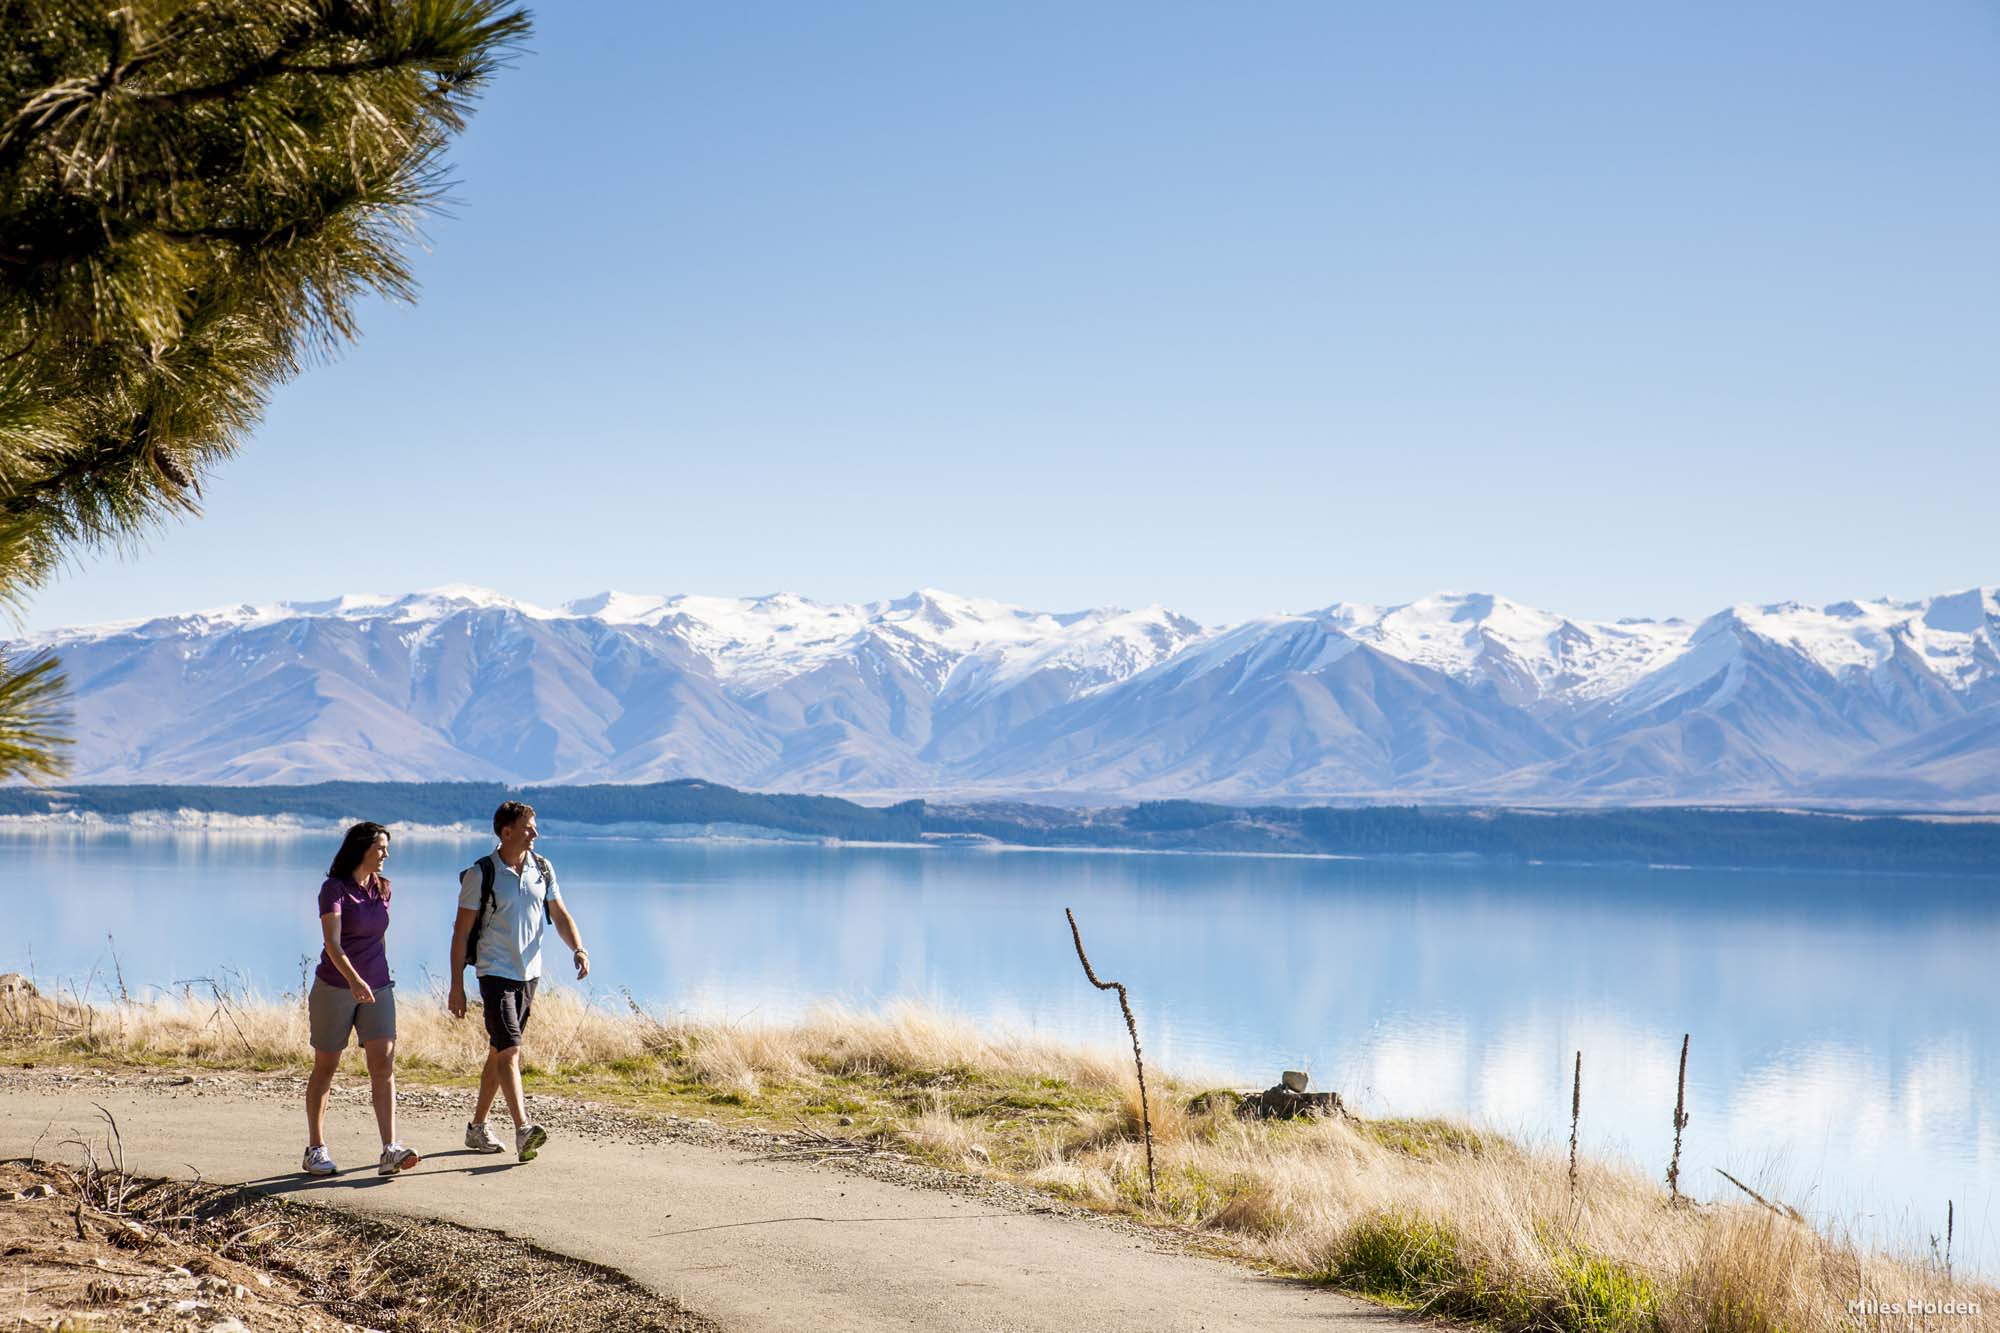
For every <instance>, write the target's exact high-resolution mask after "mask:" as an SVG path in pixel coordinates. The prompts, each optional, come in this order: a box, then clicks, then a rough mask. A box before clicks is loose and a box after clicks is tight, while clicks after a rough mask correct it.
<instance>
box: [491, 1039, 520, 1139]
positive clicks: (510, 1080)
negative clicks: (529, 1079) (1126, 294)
mask: <svg viewBox="0 0 2000 1333" xmlns="http://www.w3.org/2000/svg"><path fill="white" fill-rule="evenodd" d="M493 1055H494V1057H495V1059H496V1060H497V1061H498V1062H499V1065H500V1070H499V1078H500V1091H501V1092H503V1093H505V1094H506V1096H507V1114H508V1115H511V1116H513V1117H514V1128H516V1129H519V1128H520V1127H521V1126H523V1125H525V1124H527V1123H528V1110H527V1099H526V1097H524V1096H523V1095H522V1092H521V1048H520V1047H519V1046H509V1047H508V1048H507V1049H506V1050H504V1051H495V1052H494V1053H493Z"/></svg>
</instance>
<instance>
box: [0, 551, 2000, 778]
mask: <svg viewBox="0 0 2000 1333" xmlns="http://www.w3.org/2000/svg"><path fill="white" fill-rule="evenodd" d="M10 648H12V649H13V650H16V651H19V650H23V649H27V650H35V649H44V648H47V649H54V650H56V651H58V652H59V653H61V654H62V656H63V658H64V661H65V666H66V669H67V670H68V672H69V674H70V677H71V680H72V684H73V689H74V696H75V705H76V718H77V728H76V729H77V735H78V744H77V747H76V752H75V767H74V779H75V780H78V781H130V780H147V781H171V782H241V783H256V782H303V781H315V780H321V779H330V778H366V779H377V780H400V781H428V780H446V779H466V780H482V781H513V782H530V781H533V782H542V781H560V782H589V781H622V782H645V781H658V780H663V779H670V778H679V777H699V778H706V779H710V780H714V781H719V782H728V783H731V784H734V785H741V786H746V787H751V788H763V789H771V788H778V787H784V788H789V789H796V790H804V791H823V792H841V793H848V794H855V793H864V794H880V795H941V796H949V795H962V796H996V797H997V796H1010V795H1044V796H1046V795H1052V794H1072V795H1082V796H1088V795H1093V794H1095V795H1103V796H1114V797H1115V796H1126V795H1130V796H1134V797H1165V796H1186V797H1197V796H1198V797H1203V798H1214V799H1228V800H1242V799H1267V798H1271V799H1302V798H1314V797H1338V798H1356V799H1383V798H1407V797H1422V798H1424V799H1434V800H1502V801H1507V800H1513V801H1546V800H1566V801H1582V802H1634V801H1637V802H1645V801H1700V800H1727V801H1760V800H1762V801H1784V800H1797V799H1815V798H1825V799H1830V800H1846V801H1860V802H1867V801H1883V802H1892V803H1895V802H1902V803H1909V802H1918V803H1923V804H1930V805H1939V806H1945V807H1949V806H1954V805H1959V804H1965V803H1971V804H1974V805H1978V806H1980V807H1981V808H1984V806H1985V805H1987V804H1989V803H1991V802H1994V801H1996V800H2000V728H1996V727H1995V726H1994V725H1993V724H1992V723H1991V720H1990V715H1989V713H1988V710H1989V709H1991V708H1993V707H1994V706H1996V705H2000V592H1996V590H1995V589H1994V588H1992V587H1985V586H1982V587H1977V588H1971V589H1964V590H1959V591H1954V592H1949V593H1944V594H1940V595H1937V596H1933V597H1928V598H1920V599H1915V600H1910V601H1896V600H1891V599H1887V598H1881V599H1872V600H1866V601H1852V600H1850V601H1842V602H1835V603H1830V604H1828V605H1826V606H1823V607H1815V606H1809V605H1805V604H1802V603H1797V602H1778V603H1771V604H1762V605H1760V604H1751V603H1742V604H1738V605H1735V606H1731V607H1728V608H1724V609H1723V610H1720V611H1718V612H1716V613H1714V614H1712V615H1710V616H1707V617H1705V618H1703V619H1701V620H1699V621H1692V622H1691V621H1687V620H1679V619H1675V620H1653V619H1645V618H1637V617H1628V618H1625V619H1622V620H1617V621H1593V620H1588V619H1582V618H1575V617H1569V616H1565V615H1561V614H1559V613H1555V612H1550V611H1545V610H1540V609H1538V608H1534V607H1529V606H1526V605H1525V604H1522V603H1517V602H1513V601H1511V600H1509V599H1506V598H1504V597H1499V596H1496V595H1494V594H1490V593H1438V594H1433V595H1432V596H1430V597H1426V598H1420V599H1418V600H1416V601H1413V602H1408V603H1403V604H1400V605H1396V606H1380V605H1373V604H1366V603H1349V602H1334V603H1331V604H1329V605H1327V606H1325V607H1322V608H1319V609H1316V610H1311V611H1306V612H1299V613H1276V614H1272V615H1268V616H1262V617H1256V618H1252V619H1249V620H1245V621H1242V622H1239V623H1237V624H1235V625H1230V626H1204V625H1201V624H1199V623H1198V622H1196V621H1194V620H1193V619H1191V618H1189V617H1186V616H1183V615H1180V614H1178V613H1176V612H1174V611H1172V610H1171V609H1169V608H1167V607H1165V606H1162V605H1158V604H1155V605H1153V606H1149V607H1145V608H1140V609H1139V610H1136V611H1128V610H1124V609H1122V608H1118V607H1097V608H1092V609H1089V610H1084V611H1068V612H1048V611H1039V610H1034V609H1031V608H1026V607H1020V606H1014V605H1011V604H1008V603H1004V602H998V601H993V600H990V599H980V598H971V597H964V596H961V595H958V594H954V593H949V592H945V591H943V590H940V589H935V588H921V589H918V590H917V591H915V592H913V593H911V594H909V595H907V596H904V597H900V598H892V599H885V600H882V601H876V602H868V603H822V602H816V601H813V600H811V599H808V598H805V597H801V596H799V595H797V594H793V593H773V594H768V595H765V596H761V597H755V598H721V597H708V596H702V595H699V594H678V595H674V596H654V595H650V594H632V593H622V592H615V591H607V592H602V593H597V594H593V595H591V596H589V597H584V598H578V599H576V600H574V601H571V602H568V603H565V604H563V605H562V606H560V607H543V606H538V605H535V604H533V603H529V602H525V601H521V600H518V599H514V598H511V597H507V596H505V595H504V594H501V593H498V592H495V591H493V590H490V589H485V588H480V587H476V586H474V585H467V584H453V585H446V586H444V587H441V588H434V589H429V590H424V591H420V592H414V593H408V594H403V595H400V596H380V595H374V594H346V595H343V596H340V597H335V598H328V599H321V600H317V601H300V602H281V603H274V604H266V605H251V604H241V605H237V606H231V607H221V608H211V609H209V610H205V611H197V612H189V613H184V614H179V615H171V616H161V617H155V618H152V619H149V620H142V621H122V622H115V623H111V624H105V625H94V626H78V627H71V628H65V629H58V630H51V631H44V632H42V633H39V634H35V635H30V636H27V637H25V638H23V639H20V640H17V641H16V642H15V643H13V644H12V645H10Z"/></svg>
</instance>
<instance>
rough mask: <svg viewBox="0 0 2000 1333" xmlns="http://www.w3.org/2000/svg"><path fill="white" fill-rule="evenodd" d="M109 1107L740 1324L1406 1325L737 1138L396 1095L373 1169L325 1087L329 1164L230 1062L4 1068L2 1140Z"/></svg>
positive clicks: (230, 1157)
mask: <svg viewBox="0 0 2000 1333" xmlns="http://www.w3.org/2000/svg"><path fill="white" fill-rule="evenodd" d="M93 1103H101V1104H102V1105H104V1106H105V1107H106V1108H107V1109H108V1110H110V1111H111V1112H112V1113H113V1114H114V1115H115V1116H116V1117H117V1118H118V1123H119V1127H120V1130H121V1132H122V1136H123V1139H124V1146H125V1152H126V1160H127V1166H128V1168H129V1169H131V1170H133V1171H134V1172H138V1173H143V1174H150V1175H162V1176H188V1175H190V1174H192V1172H194V1171H197V1170H198V1171H200V1173H201V1174H202V1176H203V1177H204V1178H206V1179H208V1180H211V1181H216V1182H244V1183H247V1184H250V1185H252V1186H253V1187H255V1188H257V1189H260V1190H263V1191H266V1192H268V1193H272V1194H281V1195H290V1196H292V1197H294V1198H297V1199H299V1200H300V1201H302V1202H311V1203H315V1204H324V1205H331V1206H334V1207H339V1208H349V1209H354V1210H357V1211H361V1212H368V1213H376V1214H389V1215H397V1214H400V1215H405V1216H412V1215H414V1216H429V1217H439V1218H443V1219H445V1220H447V1221H452V1222H456V1223H460V1224H462V1225H467V1226H477V1227H491V1228H496V1229H500V1230H504V1231H507V1232H509V1233H511V1234H514V1235H518V1236H521V1237H523V1238H525V1239H528V1240H532V1241H534V1242H535V1243H537V1244H539V1245H542V1246H544V1247H546V1248H548V1249H552V1250H556V1251H559V1252H561V1253H564V1254H568V1255H572V1256H575V1257H577V1258H580V1259H587V1260H590V1261H592V1262H596V1263H600V1264H605V1265H608V1266H610V1267H612V1268H616V1269H619V1270H621V1271H623V1272H625V1273H628V1274H630V1275H631V1276H632V1277H634V1278H636V1279H638V1280H639V1281H641V1282H643V1283H645V1284H646V1285H648V1286H650V1287H652V1288H654V1289H655V1290H657V1291H660V1292H663V1293H665V1294H667V1295H669V1296H671V1297H673V1298H675V1299H676V1300H679V1301H681V1302H682V1303H684V1304H685V1305H687V1306H688V1307H690V1308H691V1309H693V1310H696V1311H699V1312H700V1313H702V1314H705V1315H707V1316H709V1317H710V1318H713V1319H715V1320H717V1321H718V1322H719V1323H721V1324H722V1325H723V1326H725V1327H727V1328H730V1329H740V1330H763V1329H772V1330H778V1329H784V1330H791V1329H800V1328H813V1329H829V1330H832V1329H889V1328H895V1329H950V1330H988V1329H990V1330H1008V1331H1009V1333H1012V1331H1013V1330H1041V1329H1048V1330H1074V1329H1080V1328H1088V1329H1092V1330H1099V1331H1101V1333H1113V1331H1114V1330H1127V1329H1130V1330H1135V1331H1136V1330H1145V1331H1146V1333H1158V1330H1164V1329H1190V1330H1191V1329H1259V1330H1263V1329H1272V1330H1284V1329H1320V1330H1341V1331H1343V1333H1345V1331H1347V1330H1360V1329H1364V1328H1366V1329H1372V1330H1383V1331H1384V1333H1386V1331H1387V1330H1388V1329H1391V1328H1393V1329H1398V1330H1401V1329H1407V1328H1410V1327H1412V1326H1413V1325H1412V1322H1411V1321H1410V1320H1408V1319H1406V1318H1405V1317H1403V1316H1400V1315H1397V1314H1394V1313H1392V1312H1389V1311H1385V1310H1382V1309H1379V1308H1377V1307H1374V1306H1370V1305H1367V1304H1365V1303H1362V1302H1359V1301H1356V1300H1353V1299H1351V1298H1348V1297H1344V1296H1341V1295H1339V1294H1337V1293H1334V1292H1330V1291H1327V1290H1325V1289H1322V1288H1318V1287H1314V1286H1311V1285H1308V1284H1304V1283H1298V1282H1289V1281H1284V1280H1279V1279H1272V1278H1263V1277H1259V1276H1257V1275H1255V1274H1254V1273H1250V1272H1247V1271H1246V1270H1244V1269H1242V1268H1239V1267H1236V1266H1233V1265H1230V1264H1227V1263H1223V1262H1220V1261H1216V1260H1210V1259H1203V1258H1200V1257H1197V1256H1193V1255H1188V1254H1185V1253H1182V1252H1179V1251H1178V1250H1176V1249H1175V1248H1173V1247H1171V1246H1169V1245H1165V1244H1162V1243H1159V1242H1157V1241H1154V1240H1152V1239H1149V1238H1147V1237H1145V1236H1143V1235H1140V1234H1136V1233H1133V1232H1131V1231H1128V1230H1122V1229H1118V1228H1113V1227H1106V1226H1100V1225H1094V1224H1092V1223H1089V1222H1084V1221H1078V1220H1076V1219H1073V1218H1067V1217H1061V1216H1056V1215H1051V1214H1037V1213H1032V1212H1024V1211H1020V1210H1017V1209H1010V1208H1006V1207H1000V1206H995V1205H994V1204H991V1203H987V1202H983V1201H980V1200H977V1199H970V1198H961V1197H957V1196H954V1195H951V1194H947V1193H942V1192H938V1191H934V1190H922V1189H911V1188H906V1187H903V1186H898V1185H895V1184H891V1183H887V1182H884V1181H882V1180H877V1179H871V1178H869V1177H868V1176H865V1175H860V1174H856V1173H854V1172H850V1171H844V1170H840V1169H836V1168H832V1167H826V1166H816V1165H812V1164H809V1163H805V1162H794V1161H776V1162H774V1161H762V1160H756V1159H755V1158H753V1157H751V1156H750V1155H748V1154H746V1153H745V1152H744V1151H743V1150H742V1149H740V1148H732V1147H727V1146H715V1145H705V1144H700V1143H689V1142H675V1141H666V1142H651V1143H644V1144H641V1143H635V1142H624V1141H605V1140H602V1139H582V1138H579V1137H577V1136H575V1135H564V1134H561V1133H558V1135H557V1136H556V1137H555V1138H554V1139H553V1140H552V1141H551V1143H550V1146H549V1147H548V1148H547V1149H546V1150H545V1151H544V1153H543V1155H542V1157H541V1158H540V1160H538V1161H535V1162H533V1163H529V1164H525V1165H523V1164H520V1163H516V1162H515V1161H514V1160H513V1158H512V1156H511V1154H510V1155H507V1156H503V1157H497V1158H496V1157H482V1156H478V1155H476V1154H473V1153H470V1152H467V1151H466V1150H465V1149H464V1148H463V1147H461V1146H460V1138H461V1136H462V1134H463V1132H464V1118H463V1116H462V1115H452V1114H450V1113H447V1112H440V1111H436V1110H406V1111H405V1113H404V1116H403V1124H402V1136H403V1138H404V1140H405V1141H406V1142H408V1143H409V1144H411V1145H412V1146H413V1147H415V1148H417V1149H418V1150H420V1151H422V1152H424V1153H425V1154H426V1155H425V1160H424V1163H423V1165H422V1166H420V1167H418V1168H417V1169H416V1170H415V1171H414V1172H412V1173H410V1174H408V1175H404V1176H399V1177H394V1178H390V1179H382V1178H379V1177H377V1176H376V1175H375V1174H374V1167H373V1162H374V1157H375V1149H376V1146H377V1145H376V1143H375V1139H374V1134H373V1123H372V1121H371V1120H370V1119H369V1117H368V1114H367V1112H366V1111H365V1109H363V1108H361V1107H359V1106H354V1105H344V1104H342V1105H336V1107H335V1108H334V1111H333V1113H332V1114H331V1115H330V1117H329V1124H328V1139H329V1144H328V1146H329V1147H330V1148H331V1149H332V1151H333V1154H334V1157H335V1160H337V1161H338V1162H340V1163H341V1165H342V1167H343V1174H342V1175H340V1176H337V1177H334V1178H332V1179H330V1180H313V1179H309V1178H306V1177H304V1176H301V1175H299V1174H298V1170H297V1168H298V1158H299V1152H300V1148H301V1145H302V1143H303V1127H302V1126H303V1119H302V1113H301V1111H300V1109H299V1108H298V1107H297V1106H295V1105H292V1104H291V1103H290V1102H289V1101H288V1100H286V1099H283V1098H276V1097H271V1096H267V1095H253V1094H251V1093H248V1092H246V1091H243V1090H240V1089H233V1088H231V1087H229V1086H227V1085H226V1084H223V1085H216V1084H197V1085H193V1086H182V1087H147V1088H136V1087H133V1086H129V1085H128V1086H105V1085H101V1084H98V1083H96V1082H94V1081H80V1082H76V1083H71V1084H58V1083H55V1082H53V1081H52V1080H48V1079H44V1078H40V1077H27V1078H9V1079H7V1080H6V1081H5V1084H4V1086H0V1158H15V1157H24V1156H26V1155H28V1153H29V1152H30V1150H31V1148H33V1147H34V1146H35V1144H36V1143H37V1140H39V1141H40V1153H41V1155H42V1156H44V1157H48V1156H62V1155H73V1153H74V1150H73V1149H72V1150H67V1151H65V1150H61V1149H58V1148H57V1147H55V1145H56V1144H57V1143H58V1142H59V1141H60V1140H62V1139H64V1138H84V1139H88V1140H92V1141H101V1140H102V1139H103V1137H104V1121H103V1119H102V1117H101V1116H100V1115H99V1114H98V1112H97V1110H96V1106H95V1105H93Z"/></svg>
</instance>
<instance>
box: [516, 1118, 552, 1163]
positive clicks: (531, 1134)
mask: <svg viewBox="0 0 2000 1333" xmlns="http://www.w3.org/2000/svg"><path fill="white" fill-rule="evenodd" d="M548 1141H549V1132H548V1131H547V1130H546V1129H543V1128H542V1127H541V1126H540V1125H522V1126H520V1127H519V1128H517V1129H516V1130H515V1131H514V1155H515V1156H516V1157H518V1158H520V1159H521V1160H522V1161H524V1162H532V1161H534V1160H535V1154H536V1153H538V1152H540V1151H541V1150H542V1145H543V1144H544V1143H547V1142H548Z"/></svg>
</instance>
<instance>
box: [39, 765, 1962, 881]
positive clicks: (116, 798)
mask: <svg viewBox="0 0 2000 1333" xmlns="http://www.w3.org/2000/svg"><path fill="white" fill-rule="evenodd" d="M507 799H514V800H525V801H527V802H529V803H530V804H532V805H534V806H535V807H536V809H537V811H538V812H539V813H540V815H541V818H542V825H543V828H544V829H545V830H546V831H548V832H550V833H552V834H560V835H561V836H564V837H573V838H615V839H633V840H644V841H693V842H708V843H730V844H734V843H751V844H766V843H776V844H788V843H789V844H802V845H829V844H837V845H842V846H849V847H907V848H936V847H971V848H982V849H990V850H993V851H1096V852H1137V853H1200V854H1228V855H1250V856H1285V857H1313V858H1338V859H1358V858H1391V859H1420V860H1472V859H1481V860H1492V861H1498V862H1503V863H1513V864H1542V865H1621V866H1647V867H1654V868H1675V869H1717V870H1780V871H1795V870H1819V871H1867V872H1871V873H1885V874H1911V873H1923V874H1936V873H1948V874H1960V875H2000V822H1996V821H1992V820H1986V819H1968V818H1965V817H1962V816H1961V817H1949V816H1941V815H1938V814H1936V813H1932V812H1906V813H1902V814H1896V815H1856V814H1853V813H1848V812H1835V813H1829V812H1819V811H1805V810H1796V809H1791V810H1752V809H1717V808H1714V807H1657V806H1648V807H1633V808H1623V809H1545V808H1494V807H1441V806H1428V807H1427V806H1409V805H1393V806H1390V805H1378V806H1273V805H1261V806H1233V805H1216V804H1210V803H1206V802H1197V801H1180V800H1169V801H1144V802H1140V803H1138V804H1136V805H1126V806H1113V807H1109V808H1099V809H1080V808H1072V807H1063V806H1050V805H1033V804H1027V803H1021V802H987V803H980V804H963V805H952V804H935V803H931V802H927V801H922V800H911V801H901V802H898V803H896V804H894V805H886V806H871V805H863V804H860V803H858V802H854V801H848V800H843V799H841V798H838V797H830V796H804V795H789V794H774V793H762V792H746V791H738V790H736V789H734V788H730V787H723V786H720V785H718V784H715V783H709V782H700V781H693V780H688V781H679V782H664V783H653V784H648V785H637V786H615V785H605V786H584V787H562V786H548V787H525V788H510V787H503V786H501V785H500V784H497V783H397V782H384V783H321V784H317V785H313V786H302V787H176V786H80V787H74V788H61V789H56V788H33V787H5V788H0V831H7V830H14V831H18V832H23V833H27V832H59V831H76V832H82V833H89V832H97V831H102V832H112V831H120V832H130V833H158V834H200V835H213V836H244V835H263V836H269V835H283V834H288V833H294V832H296V833H323V832H325V831H327V830H330V829H334V828H337V827H341V826H344V825H345V824H347V823H350V822H352V821H354V820H358V819H364V818H366V819H376V820H381V821H383V822H385V823H392V824H394V825H395V826H396V827H397V829H398V831H399V833H401V834H402V835H403V836H405V837H418V838H428V839H445V840H468V841H472V840H479V839H483V838H485V837H487V836H488V834H487V832H486V819H487V815H488V812H489V811H491V809H492V808H493V807H494V806H495V805H496V804H498V803H499V802H500V801H501V800H507Z"/></svg>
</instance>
